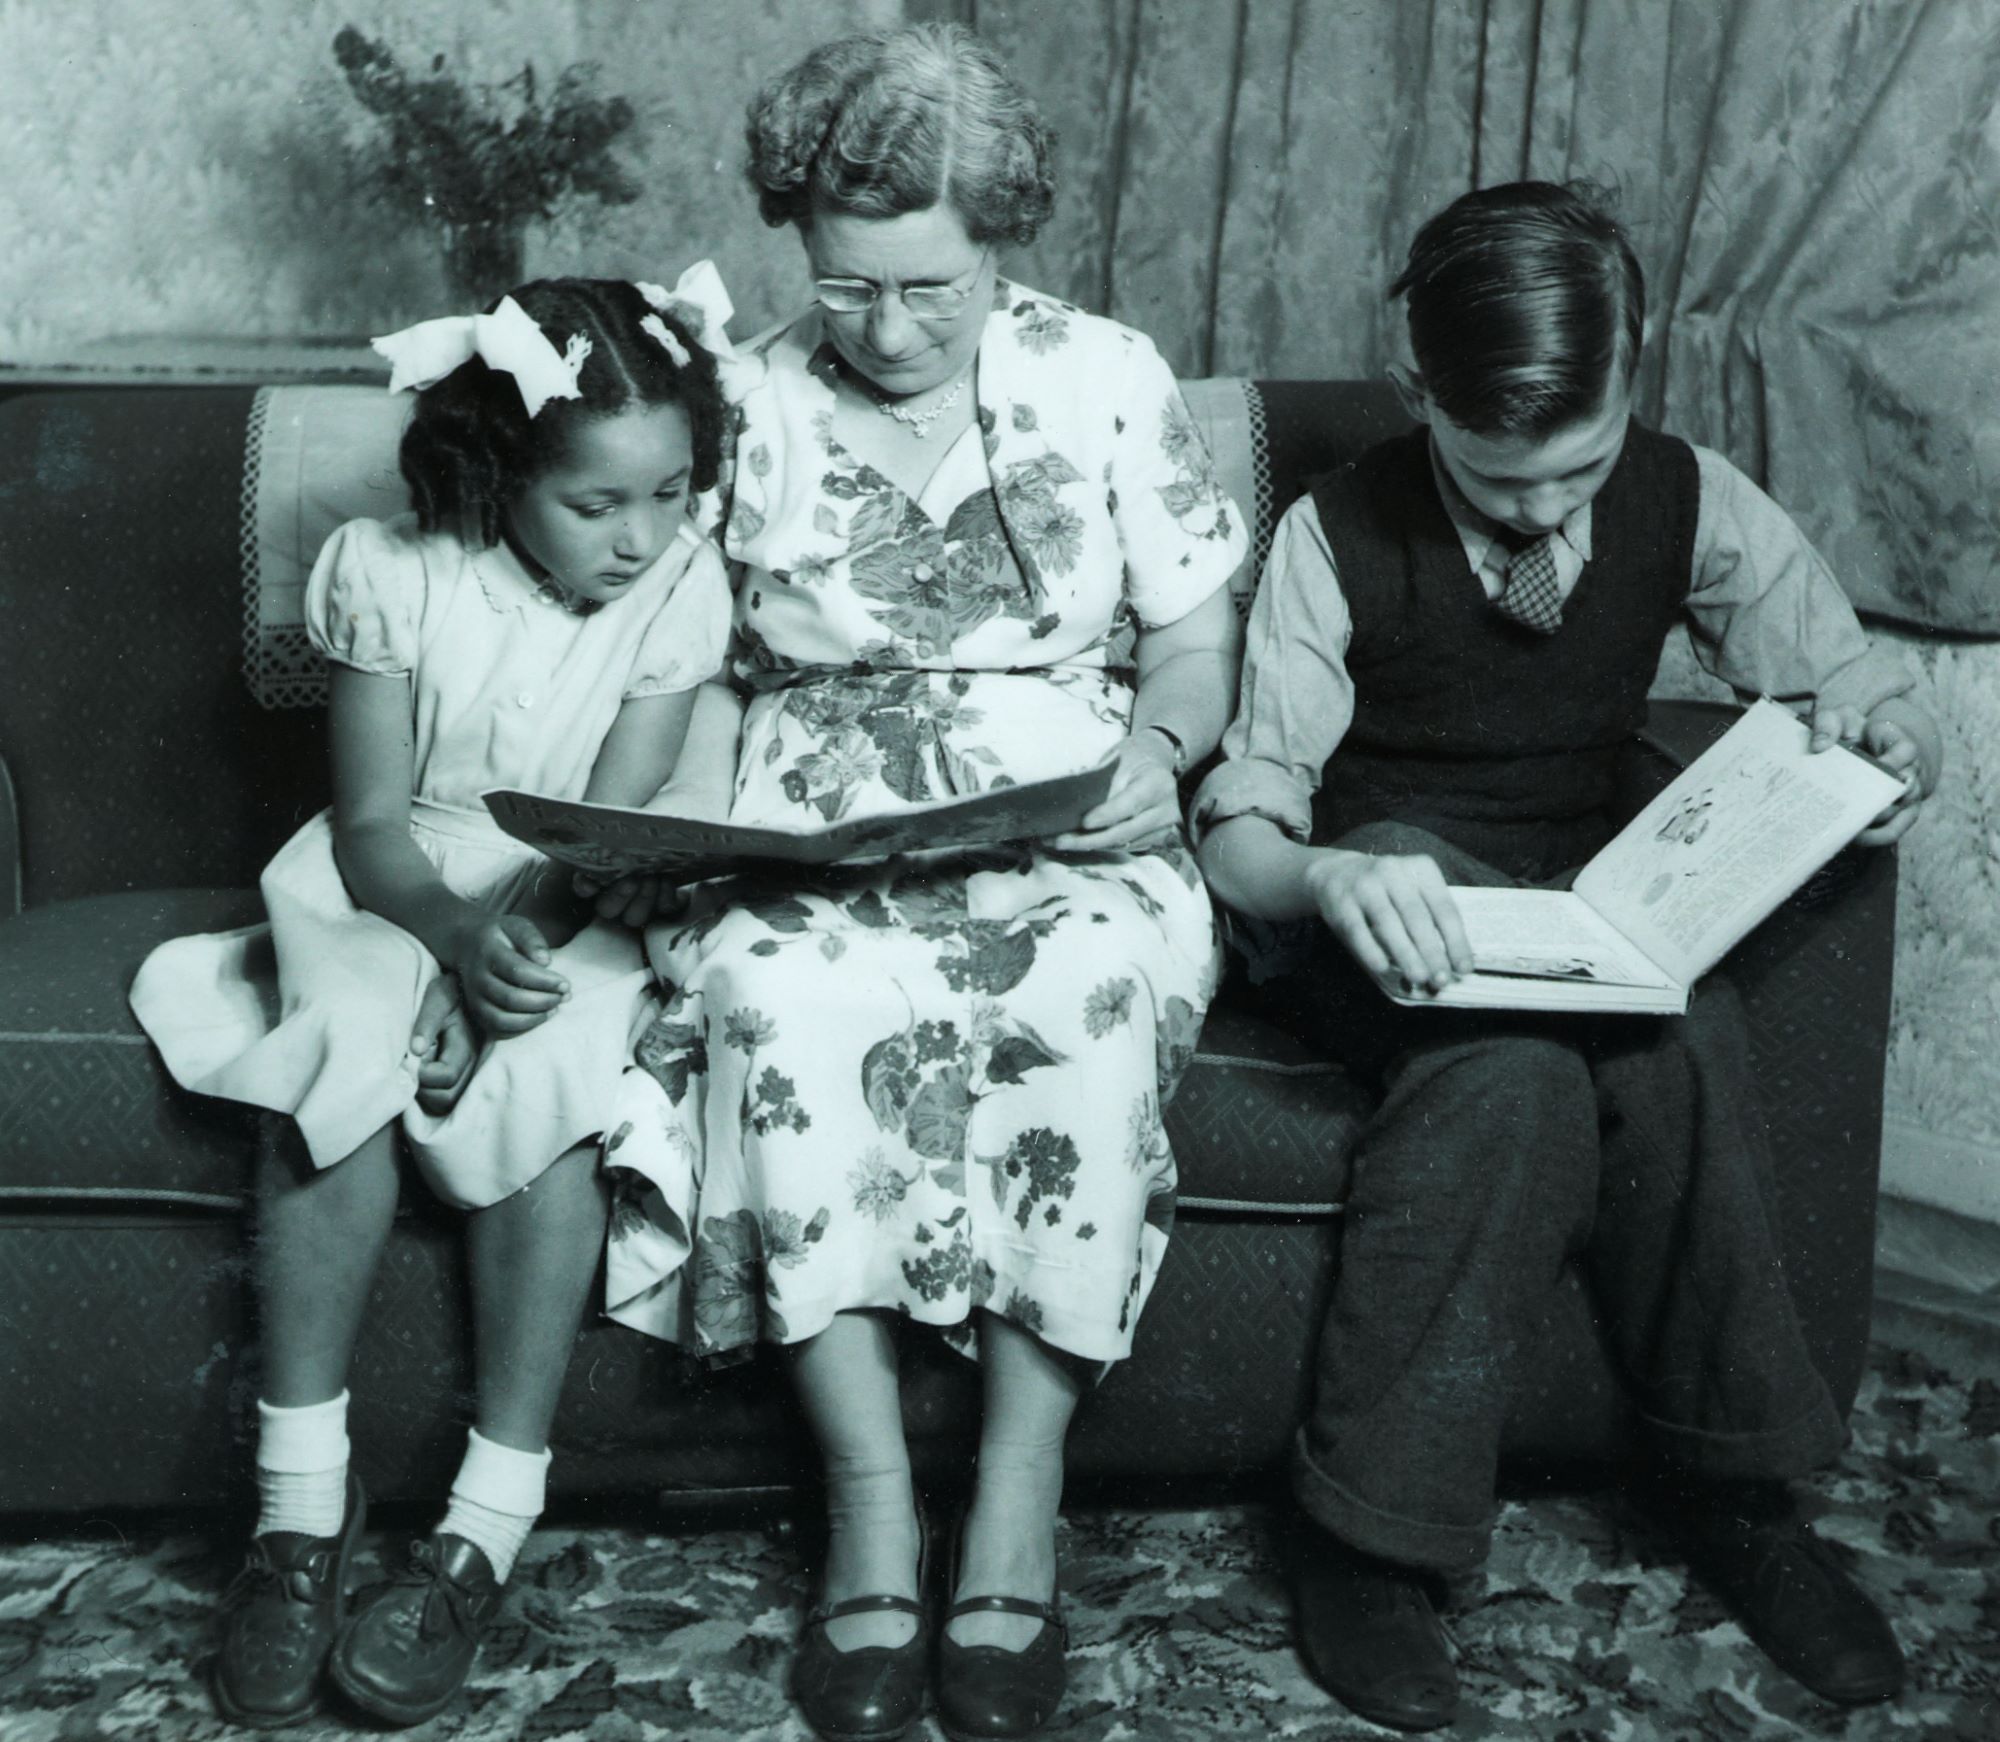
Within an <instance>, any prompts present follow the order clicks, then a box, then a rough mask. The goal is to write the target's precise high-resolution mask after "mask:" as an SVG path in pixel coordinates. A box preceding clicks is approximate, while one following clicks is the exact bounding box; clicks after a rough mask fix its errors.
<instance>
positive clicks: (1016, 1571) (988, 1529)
mask: <svg viewBox="0 0 2000 1742" xmlns="http://www.w3.org/2000/svg"><path fill="white" fill-rule="evenodd" d="M979 1354H980V1364H981V1369H982V1372H983V1375H984V1380H985V1403H984V1407H985V1416H984V1420H983V1422H982V1423H981V1427H980V1433H979V1470H978V1475H977V1478H976V1480H975V1482H974V1485H973V1491H972V1507H971V1510H970V1511H969V1512H967V1514H966V1517H965V1530H964V1534H963V1537H962V1538H961V1541H960V1547H959V1566H958V1585H957V1589H956V1590H954V1591H953V1592H952V1597H953V1599H954V1600H956V1599H958V1598H960V1597H1027V1598H1030V1599H1031V1600H1033V1601H1035V1602H1038V1603H1039V1602H1044V1601H1046V1600H1048V1599H1049V1598H1050V1597H1052V1596H1053V1595H1054V1592H1055V1582H1056V1535H1055V1533H1056V1520H1057V1517H1058V1516H1059V1514H1060V1512H1061V1509H1062V1485H1063V1441H1064V1439H1065V1438H1066V1437H1067V1436H1068V1433H1069V1423H1070V1417H1071V1416H1072V1415H1073V1414H1075V1412H1076V1405H1077V1399H1078V1398H1079V1397H1080V1396H1081V1395H1082V1392H1083V1386H1084V1378H1085V1373H1086V1367H1085V1364H1084V1363H1082V1362H1079V1361H1077V1360H1075V1359H1074V1358H1073V1357H1071V1356H1067V1355H1064V1354H1061V1353H1059V1352H1058V1351H1056V1350H1054V1349H1051V1348H1050V1347H1049V1346H1048V1345H1047V1344H1046V1343H1043V1342H1041V1341H1040V1340H1038V1339H1037V1338H1035V1337H1033V1336H1031V1335H1029V1333H1028V1332H1026V1331H1024V1330H1022V1329H1021V1328H1020V1327H1019V1326H1018V1325H1014V1324H1010V1323H1009V1322H1008V1321H1006V1320H1004V1319H1002V1318H999V1317H998V1316H996V1315H995V1314H993V1313H986V1314H984V1315H983V1316H982V1317H981V1319H980V1321H979ZM1041 1626H1042V1623H1041V1622H1039V1621H1037V1620H1035V1619H1034V1618H1033V1617H1032V1616H1027V1615H1008V1614H1004V1613H991V1614H975V1615H965V1616H961V1617H960V1618H959V1619H958V1620H956V1621H953V1622H952V1623H951V1625H950V1629H949V1631H950V1634H951V1637H952V1638H953V1639H955V1640H957V1641H958V1643H959V1644H961V1645H997V1646H1000V1647H1002V1648H1003V1649H1005V1650H1008V1651H1018V1650H1020V1649H1021V1648H1022V1647H1023V1646H1025V1645H1027V1644H1028V1643H1029V1642H1030V1641H1031V1640H1032V1639H1033V1638H1034V1636H1035V1634H1036V1633H1037V1632H1038V1631H1040V1629H1041Z"/></svg>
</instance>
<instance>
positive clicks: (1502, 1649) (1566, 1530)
mask: <svg viewBox="0 0 2000 1742" xmlns="http://www.w3.org/2000/svg"><path fill="white" fill-rule="evenodd" d="M1816 1509H1817V1512H1818V1516H1819V1527H1820V1529H1821V1531H1822V1533H1823V1534H1825V1535H1827V1536H1829V1537H1831V1538H1833V1539H1834V1540H1836V1541H1838V1542H1840V1543H1842V1544H1844V1545H1845V1546H1846V1547H1847V1548H1848V1549H1849V1550H1851V1551H1852V1553H1853V1556H1854V1559H1855V1561H1856V1564H1857V1566H1858V1568H1859V1571H1860V1573H1861V1576H1862V1577H1863V1578H1864V1579H1865V1580H1866V1581H1867V1583H1868V1584H1869V1586H1870V1587H1871V1588H1872V1589H1873V1590H1874V1591H1875V1592H1877V1593H1878V1594H1879V1595H1880V1596H1881V1597H1882V1598H1883V1599H1884V1600H1885V1602H1886V1603H1887V1605H1888V1607H1889V1610H1890V1613H1891V1614H1892V1616H1893V1617H1894V1619H1895V1623H1896V1628H1897V1631H1898V1634H1899V1635H1900V1637H1901V1639H1902V1641H1903V1645H1904V1648H1905V1650H1906V1651H1907V1652H1908V1654H1909V1658H1910V1667H1911V1679H1910V1687H1909V1689H1908V1690H1907V1691H1906V1693H1905V1695H1904V1697H1903V1698H1902V1699H1901V1700H1900V1701H1898V1702H1896V1703H1894V1704H1891V1705H1886V1706H1880V1707H1873V1708H1868V1709H1864V1710H1859V1711H1853V1712H1842V1711H1840V1710H1838V1709H1836V1708H1832V1707H1828V1706H1825V1705H1823V1704H1821V1703H1820V1702H1818V1701H1816V1700H1815V1699H1813V1698H1812V1696H1811V1695H1809V1694H1807V1693H1806V1692H1805V1691H1804V1690H1803V1689H1801V1688H1799V1687H1798V1686H1796V1685H1795V1684H1794V1683H1792V1682H1790V1681H1789V1680H1787V1679H1786V1678H1785V1677H1784V1676H1782V1675H1780V1674H1779V1673H1778V1672H1776V1671H1775V1670H1773V1669H1771V1668H1770V1667H1769V1666H1768V1665H1767V1664H1766V1663H1765V1661H1764V1660H1763V1658H1761V1657H1760V1656H1759V1655H1758V1653H1757V1652H1756V1651H1755V1650H1754V1649H1753V1648H1752V1647H1751V1646H1750V1645H1749V1644H1747V1643H1746V1642H1745V1640H1744V1638H1743V1636H1742V1634H1741V1633H1740V1632H1739V1631H1738V1630H1737V1628H1736V1626H1735V1625H1734V1623H1732V1622H1731V1621H1729V1620H1728V1619H1727V1618H1726V1617H1725V1616H1724V1614H1723V1613H1722V1611H1721V1610H1720V1609H1719V1608H1718V1607H1717V1606H1716V1604H1715V1603H1714V1602H1713V1601H1712V1600H1711V1599H1710V1598H1709V1597H1707V1596H1706V1595H1705V1594H1703V1593H1702V1592H1700V1591H1698V1590H1692V1589H1690V1588H1689V1586H1688V1585H1687V1583H1686V1581H1685V1580H1684V1578H1683V1576H1682V1574H1681V1571H1680V1568H1679V1566H1678V1564H1677V1562H1676V1561H1675V1559H1674V1557H1673V1556H1672V1554H1671V1552H1670V1551H1669V1550H1668V1549H1667V1548H1666V1546H1665V1545H1664V1544H1663V1543H1662V1542H1661V1541H1660V1540H1659V1538H1658V1537H1657V1536H1655V1535H1654V1534H1652V1533H1651V1532H1649V1531H1648V1530H1646V1529H1645V1528H1644V1527H1643V1526H1642V1525H1641V1524H1640V1523H1639V1522H1638V1521H1637V1520H1635V1519H1634V1518H1632V1517H1631V1516H1629V1515H1627V1514H1625V1513H1624V1512H1622V1511H1621V1509H1620V1508H1618V1507H1617V1506H1616V1505H1615V1504H1612V1503H1610V1502H1607V1501H1605V1500H1603V1499H1591V1498H1582V1497H1556V1498H1548V1499H1542V1498H1537V1499H1534V1500H1529V1501H1512V1502H1510V1503H1509V1504H1508V1505H1507V1507H1506V1509H1505V1511H1504V1514H1503V1516H1502V1518H1501V1522H1500V1528H1499V1532H1498V1535H1497V1538H1496V1540H1495V1544H1494V1552H1493V1556H1492V1559H1491V1562H1490V1565H1489V1567H1488V1570H1487V1572H1486V1575H1485V1577H1484V1580H1483V1584H1482V1585H1481V1586H1479V1587H1478V1588H1475V1589H1473V1590H1472V1591H1471V1592H1469V1593H1468V1594H1467V1595H1466V1597H1465V1599H1464V1601H1463V1602H1462V1603H1461V1605H1460V1606H1459V1607H1458V1608H1457V1609H1456V1610H1455V1611H1454V1612H1453V1614H1452V1617H1451V1628H1452V1632H1453V1635H1454V1637H1455V1639H1456V1641H1457V1645H1458V1650H1459V1653H1460V1661H1461V1667H1462V1671H1463V1676H1464V1684H1465V1694H1466V1698H1465V1702H1464V1709H1463V1715H1462V1716H1461V1718H1460V1720H1459V1722H1458V1724H1457V1725H1456V1726H1455V1727H1454V1729H1452V1730H1451V1731H1450V1732H1449V1733H1448V1734H1449V1735H1450V1736H1451V1737H1452V1738H1453V1739H1454V1742H1489V1739H1499V1738H1509V1739H1512V1738H1521V1739H1523V1742H1526V1739H1530V1738H1532V1739H1535V1742H1600V1739H1602V1742H1625V1739H1632V1742H1653V1739H1655V1738H1659V1739H1669V1738H1670V1739H1672V1742H1689V1739H1696V1738H1698V1739H1701V1742H1708V1739H1711V1738H1713V1739H1715V1742H1763V1739H1766V1738H1772V1739H1775V1738H1784V1737H1838V1738H1841V1739H1842V1742H1874V1739H1876V1738H1885V1739H1887V1738H1902V1737H1923V1738H1931V1739H1939V1742H1946V1739H1950V1742H1957V1739H1962V1742H1987V1739H1990V1738H1993V1737H1996V1736H2000V1520H1997V1519H1996V1509H2000V1385H1995V1384H1994V1383H1992V1382H1991V1381H1988V1380H1979V1381H1975V1382H1973V1383H1971V1384H1966V1383H1962V1382H1960V1381H1958V1380H1955V1379H1954V1378H1952V1377H1951V1376H1950V1375H1949V1374H1946V1373H1944V1372H1942V1371H1941V1370H1940V1369H1938V1368H1936V1367H1935V1366H1933V1365H1931V1364H1930V1363H1929V1362H1927V1361H1926V1360H1924V1359H1923V1358H1922V1357H1919V1356H1913V1355H1907V1354H1896V1353H1889V1352H1878V1354H1877V1359H1876V1367H1875V1371H1874V1372H1872V1373H1871V1374H1870V1375H1869V1377H1868V1379H1867V1381H1866V1383H1865V1384H1864V1387H1863V1390H1862V1395H1861V1400H1860V1403H1859V1404H1858V1405H1857V1407H1856V1410H1855V1416H1854V1441H1853V1445H1852V1448H1851V1449H1850V1452H1849V1454H1848V1457H1847V1459H1846V1462H1845V1463H1844V1465H1843V1466H1842V1469H1841V1471H1840V1473H1839V1474H1837V1475H1834V1476H1831V1477H1829V1478H1827V1479H1825V1480H1824V1481H1822V1482H1821V1483H1820V1484H1819V1485H1818V1487H1817V1490H1816ZM1063 1554H1064V1572H1063V1587H1064V1599H1065V1604H1066V1610H1067V1615H1068V1619H1069V1622H1070V1627H1071V1639H1072V1645H1071V1654H1070V1692H1069V1697H1068V1699H1067V1700H1066V1701H1065V1702H1064V1705H1063V1708H1062V1710H1061V1712H1060V1713H1059V1714H1058V1715H1057V1717H1056V1720H1055V1722H1054V1724H1053V1725H1052V1726H1051V1727H1050V1730H1049V1731H1048V1734H1049V1735H1050V1736H1051V1737H1052V1738H1057V1739H1069V1742H1126V1739H1135V1742H1153V1739H1155V1738H1158V1739H1162V1742H1165V1739H1172V1742H1235V1739H1239V1738H1242V1739H1248V1738H1264V1737H1282V1738H1290V1739H1297V1742H1335V1739H1341V1738H1348V1737H1369V1736H1382V1735H1384V1734H1386V1732H1383V1731H1379V1730H1377V1729H1375V1728H1374V1727H1373V1726H1371V1725H1369V1724H1366V1723H1363V1722H1362V1721H1361V1720H1359V1719H1357V1718H1354V1717H1352V1716H1350V1715H1349V1714H1348V1713H1347V1712H1346V1711H1345V1710H1344V1709H1343V1708H1341V1707H1339V1706H1337V1705H1335V1704H1334V1703H1333V1702H1332V1701H1331V1700H1329V1699H1328V1698H1327V1697H1326V1696H1324V1695H1323V1694H1321V1693H1320V1692H1319V1690H1318V1689H1317V1688H1315V1687H1314V1685H1313V1684H1312V1683H1311V1682H1310V1681H1309V1680H1308V1679H1307V1678H1306V1676H1305V1674H1304V1672H1303V1671H1302V1670H1301V1669H1300V1668H1299V1665H1298V1661H1297V1659H1296V1658H1295V1657H1294V1656H1293V1653H1292V1650H1291V1646H1290V1639H1289V1631H1288V1625H1287V1619H1286V1608H1285V1596H1284V1588H1283V1584H1282V1581H1281V1578H1280V1575H1279V1571H1278V1561H1277V1558H1276V1554H1275V1552H1274V1546H1273V1531H1272V1521H1271V1518H1270V1516H1269V1514H1267V1513H1266V1512H1265V1511H1263V1510H1262V1509H1260V1508H1256V1507H1230V1508H1221V1509H1215V1510H1210V1511H1202V1512H1161V1511H1154V1512H1126V1511H1088V1512H1085V1511H1080V1512H1078V1513H1077V1514H1076V1515H1075V1516H1074V1517H1073V1518H1072V1520H1071V1521H1070V1522H1069V1523H1068V1525H1067V1526H1066V1528H1065V1540H1064V1544H1063ZM229 1571H230V1568H229V1566H228V1564H227V1562H226V1559H225V1557H224V1556H222V1555H220V1554H219V1553H218V1552H217V1551H216V1550H215V1549H213V1548H212V1547H211V1546H210V1545H209V1544H207V1543H205V1542H203V1541H202V1540H200V1539H199V1538H196V1537H192V1536H187V1535H181V1534H160V1535H146V1534H143V1533H141V1534H139V1535H136V1536H134V1535H129V1534H121V1533H120V1531H119V1529H118V1528H117V1527H116V1526H114V1525H112V1524H110V1523H108V1522H106V1521H102V1520H97V1521H85V1522H81V1523H79V1524H78V1525H77V1527H76V1528H75V1530H74V1531H73V1532H72V1533H71V1534H69V1535H66V1536H62V1537H50V1538H44V1539H41V1540H33V1541H21V1540H18V1539H15V1540H12V1541H8V1542H0V1735H4V1736H5V1737H6V1738H7V1742H71V1739H72V1738H79V1739H80V1738H85V1737H88V1738H92V1739H93V1742H95V1739H97V1738H118V1737H131V1738H135V1739H144V1742H197V1739H201V1738H207V1737H212V1736H221V1735H225V1734H229V1733H230V1727H229V1726H228V1725H226V1724H224V1723H222V1722H221V1721H220V1720H218V1719H217V1718H216V1717H215V1716H214V1715H213V1712H212V1710H211V1708H210V1706H209V1704H208V1700H207V1698H206V1695H205V1693H204V1691H203V1689H202V1687H201V1685H200V1684H199V1682H198V1681H196V1680H195V1679H194V1678H193V1676H192V1675H191V1673H190V1669H189V1666H190V1665H195V1664H199V1662H200V1660H201V1658H202V1656H203V1654H204V1653H205V1651H206V1650H207V1641H208V1635H209V1626H210V1612H211V1606H212V1604H213V1602H214V1599H215V1596H216V1594H217V1592H218V1591H219V1590H220V1588H221V1586H222V1583H223V1582H224V1580H225V1579H226V1578H227V1576H228V1574H229ZM802 1589H803V1575H802V1573H801V1570H800V1567H799V1562H798V1558H797V1554H796V1552H795V1550H794V1549H793V1547H792V1546H791V1545H790V1543H789V1541H787V1540H783V1539H780V1538H778V1537H776V1536H773V1535H770V1534H768V1533H764V1532H759V1531H751V1530H726V1531H720V1530H719V1531H706V1532H702V1533H699V1534H690V1535H687V1536H670V1535H665V1534H658V1533H642V1532H639V1531H636V1530H620V1529H613V1528H596V1529H590V1530H573V1529H549V1530H546V1531H543V1532H541V1533H540V1534H538V1535H537V1536H536V1537H535V1538H533V1539H532V1540H531V1542H530V1545H529V1549H528V1553H527V1555H526V1557H525V1559H524V1562H523V1565H522V1568H521V1569H520V1570H519V1571H517V1573H516V1576H515V1582H514V1585H513V1588H512V1592H511V1594H510V1596H509V1599H508V1602H507V1605H506V1607H505V1609H504V1610H503V1612H502V1619H501V1622H500V1623H499V1625H498V1627H497V1629H496V1631H495V1632H494V1633H493V1634H492V1635H491V1636H490V1637H489V1639H488V1642H487V1645H486V1647H485V1649H484V1650H483V1652H482V1654H481V1658H480V1661H479V1664H478V1665H477V1667H476V1669H475V1672H474V1676H473V1682H472V1685H471V1687H470V1688H469V1690H468V1692H467V1693H466V1695H465V1696H463V1697H462V1698H461V1699H460V1700H459V1701H458V1702H457V1703H456V1704H454V1705H453V1706H452V1707H451V1708H450V1709H448V1710H447V1711H446V1712H445V1713H444V1715H443V1716H441V1717H439V1718H436V1719H434V1720H432V1721H431V1722H430V1723H429V1724H426V1725H423V1726H420V1727H419V1728H418V1729H416V1730H413V1731H411V1732H410V1734H411V1735H412V1736H414V1737H417V1738H432V1737H435V1738H453V1739H454V1742H457V1739H466V1742H488V1739H492V1742H499V1739H502V1738H507V1739H513V1738H522V1739H525V1742H557V1739H559V1738H566V1737H583V1738H589V1739H590V1742H655V1739H665V1738H672V1739H673V1742H722V1739H723V1738H731V1739H737V1738H741V1739H745V1742H798V1739H800V1738H804V1737H806V1736H807V1734H808V1733H807V1731H806V1730H805V1728H804V1726H803V1725H802V1724H801V1723H800V1721H799V1719H798V1717H797V1715H796V1713H795V1712H794V1711H793V1710H792V1708H791V1706H790V1704H789V1703H788V1701H787V1699H786V1697H785V1693H784V1680H785V1670H786V1666H787V1663H788V1661H789V1657H790V1650H791V1639H792V1636H793V1633H794V1630H795V1629H796V1628H797V1626H798V1623H799V1610H800V1597H801V1593H802ZM359 1728H361V1726H360V1724H359V1723H358V1721H357V1722H356V1723H354V1724H349V1723H348V1722H347V1721H346V1720H345V1719H343V1718H341V1717H339V1716H337V1715H329V1716H327V1717H326V1718H324V1719H321V1720H316V1721H315V1722H313V1723H311V1724H308V1725H307V1726H305V1727H303V1728H301V1729H299V1730H295V1731H293V1732H291V1734H293V1735H296V1736H299V1737H302V1738H320V1737H333V1736H341V1735H347V1734H351V1733H354V1732H355V1731H356V1730H358V1729H359ZM914 1734H918V1733H917V1732H913V1735H914ZM922 1734H924V1735H926V1736H928V1737H935V1735H936V1731H935V1728H934V1726H932V1725H931V1724H930V1721H929V1720H926V1728H925V1730H924V1731H923V1732H922Z"/></svg>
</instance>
